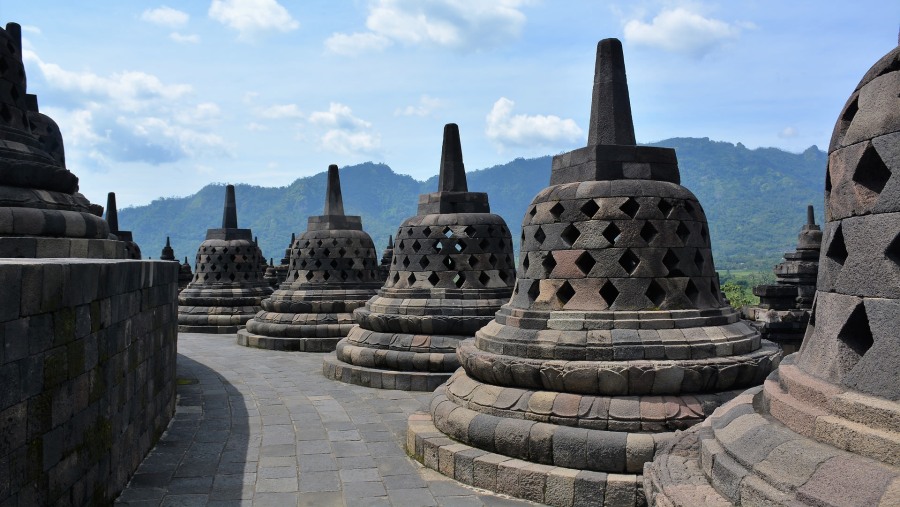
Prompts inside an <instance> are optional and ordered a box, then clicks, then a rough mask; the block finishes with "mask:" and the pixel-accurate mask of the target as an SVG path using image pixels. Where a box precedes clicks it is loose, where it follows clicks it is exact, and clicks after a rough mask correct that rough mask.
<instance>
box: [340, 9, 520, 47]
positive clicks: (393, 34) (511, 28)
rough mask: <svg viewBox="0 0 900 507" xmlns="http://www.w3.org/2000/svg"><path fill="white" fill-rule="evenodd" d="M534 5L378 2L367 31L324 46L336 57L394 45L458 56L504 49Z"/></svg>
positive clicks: (517, 32) (367, 22)
mask: <svg viewBox="0 0 900 507" xmlns="http://www.w3.org/2000/svg"><path fill="white" fill-rule="evenodd" d="M530 1H531V0H495V1H491V2H485V1H484V0H428V1H424V2H423V1H419V0H374V1H373V2H372V3H370V5H369V14H368V16H367V18H366V28H368V29H369V32H364V33H354V34H349V35H347V34H334V35H332V36H331V37H330V38H329V39H328V40H326V42H325V45H326V47H327V48H328V49H329V50H330V51H333V52H335V53H340V54H358V53H360V52H363V51H366V50H368V51H373V50H379V51H380V50H383V49H384V48H385V47H387V46H388V45H390V43H391V42H402V43H404V44H411V45H416V44H434V45H437V46H442V47H447V48H451V49H456V50H460V51H477V50H483V49H490V48H494V47H497V46H502V45H504V44H506V43H508V42H510V41H511V40H514V39H516V38H518V37H519V34H520V33H521V32H522V27H523V26H524V25H525V20H526V17H525V14H523V13H522V11H521V10H520V8H521V7H522V6H524V5H527V4H528V3H530Z"/></svg>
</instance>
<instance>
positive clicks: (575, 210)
mask: <svg viewBox="0 0 900 507" xmlns="http://www.w3.org/2000/svg"><path fill="white" fill-rule="evenodd" d="M679 182H680V175H679V171H678V163H677V159H676V156H675V151H674V150H672V149H670V148H657V147H648V146H637V145H636V144H635V135H634V127H633V124H632V119H631V106H630V102H629V97H628V86H627V82H626V75H625V63H624V58H623V55H622V45H621V43H620V42H619V41H618V40H616V39H606V40H603V41H600V43H599V44H598V46H597V60H596V70H595V76H594V88H593V99H592V107H591V120H590V128H589V135H588V146H587V147H586V148H581V149H578V150H575V151H572V152H569V153H564V154H561V155H557V156H555V157H554V158H553V162H552V173H551V176H550V186H549V187H547V188H545V189H544V190H542V191H541V192H540V193H538V195H537V196H536V197H535V198H534V200H533V201H532V203H531V205H529V207H528V208H527V211H526V213H525V217H524V220H523V222H522V225H523V227H522V243H521V245H522V246H521V253H520V263H519V269H518V279H517V281H516V287H515V289H514V290H513V295H512V298H511V299H510V300H509V302H508V303H507V304H505V305H503V307H502V308H501V309H500V311H498V312H497V315H496V317H495V319H494V320H493V321H491V322H490V323H489V324H487V325H486V326H485V327H483V328H482V329H480V330H479V331H478V332H477V333H476V334H475V338H474V339H469V340H465V341H463V342H462V343H460V345H459V348H458V349H457V355H458V356H459V359H460V362H461V364H462V368H461V369H460V370H458V371H457V372H456V373H455V374H454V375H453V377H452V378H451V379H450V380H449V381H448V382H447V383H446V384H445V385H443V386H441V387H439V388H438V389H437V390H436V391H435V395H434V397H433V399H432V402H431V408H430V413H429V414H420V415H413V416H411V417H410V421H409V435H408V436H409V438H408V442H407V445H408V446H409V449H408V450H409V452H410V453H411V454H412V455H414V456H415V457H416V458H417V459H419V460H421V461H423V462H424V464H425V465H426V466H428V467H431V468H435V469H438V470H439V471H441V472H443V473H445V474H447V475H450V476H452V477H453V478H455V479H456V480H459V481H462V482H465V483H468V484H474V485H475V486H476V487H482V488H485V489H490V490H493V491H498V492H501V493H505V494H509V495H512V496H517V497H522V498H526V499H529V500H533V501H536V502H542V503H547V504H551V505H573V502H575V501H576V500H577V501H579V502H581V501H582V500H583V499H584V498H590V500H591V501H592V502H595V504H602V505H639V504H641V503H643V498H642V492H641V484H642V482H641V476H640V474H641V472H642V469H643V464H644V463H645V462H646V461H649V460H651V459H652V458H653V454H654V451H655V450H656V448H657V446H659V445H661V444H662V443H664V442H666V441H667V440H668V439H670V438H672V435H673V432H674V431H675V430H678V429H684V428H687V427H689V426H691V425H694V424H697V423H699V422H701V421H702V420H703V419H704V418H705V417H707V416H708V415H709V414H710V413H712V411H713V409H714V408H716V407H717V406H719V405H720V404H722V403H724V402H726V401H728V400H730V399H731V398H732V397H734V396H735V395H737V394H738V393H740V392H741V391H742V390H743V389H745V388H747V387H749V386H753V385H758V384H760V383H761V382H762V381H763V380H764V379H765V377H766V375H767V374H768V373H769V372H770V371H771V370H772V369H773V368H774V367H775V366H776V365H777V362H778V358H779V357H780V356H779V350H778V347H777V346H776V345H775V344H773V343H770V342H765V341H761V340H760V337H759V333H758V332H757V331H756V330H755V329H754V328H752V327H751V326H749V325H748V324H746V323H744V322H743V321H741V320H740V318H739V315H738V313H737V312H736V311H735V310H734V309H732V308H731V307H730V306H728V305H726V304H724V303H723V301H722V299H721V295H720V290H719V282H718V278H717V276H716V271H715V267H714V265H713V259H712V255H711V250H710V243H709V230H708V226H707V221H706V216H705V214H704V212H703V208H702V207H701V206H700V203H699V202H697V198H696V197H694V195H693V194H692V193H691V192H690V191H689V190H688V189H686V188H684V187H682V186H681V185H680V184H679Z"/></svg>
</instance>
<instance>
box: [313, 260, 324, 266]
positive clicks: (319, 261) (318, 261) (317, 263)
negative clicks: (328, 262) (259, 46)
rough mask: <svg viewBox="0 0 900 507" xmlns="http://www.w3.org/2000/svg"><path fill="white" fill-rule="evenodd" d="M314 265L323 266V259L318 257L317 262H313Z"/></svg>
mask: <svg viewBox="0 0 900 507" xmlns="http://www.w3.org/2000/svg"><path fill="white" fill-rule="evenodd" d="M313 266H315V267H317V268H321V267H322V261H321V260H319V259H316V262H314V263H313Z"/></svg>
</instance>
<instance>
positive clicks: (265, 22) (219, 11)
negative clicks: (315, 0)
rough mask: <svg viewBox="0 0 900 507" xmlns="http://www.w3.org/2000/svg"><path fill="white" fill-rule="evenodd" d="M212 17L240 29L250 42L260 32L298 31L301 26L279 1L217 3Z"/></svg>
mask: <svg viewBox="0 0 900 507" xmlns="http://www.w3.org/2000/svg"><path fill="white" fill-rule="evenodd" d="M209 17H210V18H212V19H214V20H215V21H218V22H219V23H222V24H223V25H225V26H227V27H229V28H232V29H234V30H237V32H238V39H241V40H244V41H248V40H252V39H254V38H255V36H256V35H257V34H259V33H263V32H270V31H273V30H277V31H279V32H289V31H291V30H296V29H297V28H298V27H299V26H300V23H298V22H297V20H296V19H294V18H293V17H292V16H291V14H290V13H289V12H288V11H287V9H285V8H284V6H282V5H281V4H279V3H278V2H277V0H213V1H212V4H210V6H209Z"/></svg>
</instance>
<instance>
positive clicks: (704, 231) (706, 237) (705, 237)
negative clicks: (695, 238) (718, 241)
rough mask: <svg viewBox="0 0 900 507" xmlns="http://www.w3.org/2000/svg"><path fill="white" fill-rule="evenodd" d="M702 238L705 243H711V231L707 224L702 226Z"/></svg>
mask: <svg viewBox="0 0 900 507" xmlns="http://www.w3.org/2000/svg"><path fill="white" fill-rule="evenodd" d="M700 237H701V238H703V242H704V243H705V242H707V241H709V230H708V229H707V228H706V224H703V225H701V226H700Z"/></svg>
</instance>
